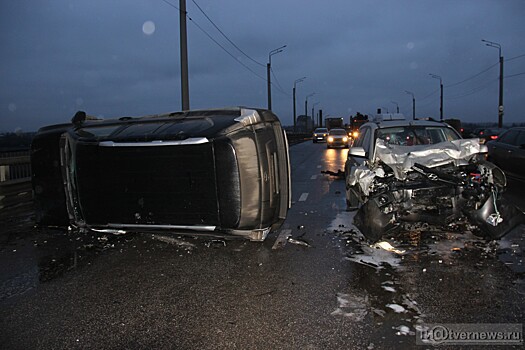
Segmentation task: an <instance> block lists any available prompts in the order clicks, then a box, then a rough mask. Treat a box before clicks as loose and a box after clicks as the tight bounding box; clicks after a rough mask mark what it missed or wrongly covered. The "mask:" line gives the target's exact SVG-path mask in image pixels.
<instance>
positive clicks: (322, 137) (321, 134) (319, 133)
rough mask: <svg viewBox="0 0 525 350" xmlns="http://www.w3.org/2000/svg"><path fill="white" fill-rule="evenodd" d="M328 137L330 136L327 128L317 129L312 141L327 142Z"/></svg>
mask: <svg viewBox="0 0 525 350" xmlns="http://www.w3.org/2000/svg"><path fill="white" fill-rule="evenodd" d="M327 136H328V129H327V128H317V129H315V130H314V134H313V135H312V140H313V142H314V143H317V142H326V137H327Z"/></svg>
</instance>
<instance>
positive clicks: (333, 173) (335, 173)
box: [321, 169, 345, 179]
mask: <svg viewBox="0 0 525 350" xmlns="http://www.w3.org/2000/svg"><path fill="white" fill-rule="evenodd" d="M321 174H326V175H330V176H335V177H340V178H342V179H344V177H345V172H344V171H343V170H341V169H338V170H337V172H333V171H330V170H321Z"/></svg>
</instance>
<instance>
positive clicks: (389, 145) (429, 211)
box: [345, 120, 524, 241]
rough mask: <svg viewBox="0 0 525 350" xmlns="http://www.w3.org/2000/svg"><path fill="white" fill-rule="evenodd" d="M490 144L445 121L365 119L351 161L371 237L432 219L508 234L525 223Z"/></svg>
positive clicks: (350, 186)
mask: <svg viewBox="0 0 525 350" xmlns="http://www.w3.org/2000/svg"><path fill="white" fill-rule="evenodd" d="M481 153H486V146H485V145H480V143H479V141H478V140H477V139H462V138H461V136H460V135H459V134H458V132H457V131H456V130H454V129H453V128H452V127H450V126H449V125H447V124H445V123H440V122H434V121H422V120H413V121H412V120H411V121H406V120H376V121H375V122H370V123H367V124H365V125H363V126H362V127H361V128H360V135H359V137H358V138H357V140H356V141H355V142H354V144H353V147H351V148H350V150H349V153H348V159H347V162H346V165H345V179H346V180H345V181H346V200H347V204H348V206H349V208H351V209H357V212H356V215H355V217H354V224H355V225H356V227H357V228H358V229H359V230H360V231H361V232H362V233H363V235H364V236H365V237H367V238H368V239H369V240H370V241H377V240H379V239H380V238H381V237H382V236H383V235H385V234H387V233H391V232H393V231H396V230H399V229H402V228H405V229H420V228H425V227H428V226H429V225H432V226H435V227H439V228H443V229H453V228H465V229H467V228H468V229H469V230H472V231H473V232H474V233H476V234H479V235H482V236H485V237H487V238H490V239H494V238H500V237H502V236H503V235H505V234H506V233H508V232H509V231H510V230H511V229H512V228H514V227H515V226H517V225H518V224H519V223H521V222H523V221H524V215H523V213H521V212H519V211H518V210H517V209H516V208H514V207H513V206H512V205H510V204H509V203H506V202H505V201H504V200H503V199H502V198H501V193H502V192H503V190H504V189H505V186H506V177H505V174H504V173H503V172H502V171H501V170H500V169H499V168H498V167H497V166H496V165H494V164H492V163H490V162H487V161H485V160H484V159H483V156H482V155H481Z"/></svg>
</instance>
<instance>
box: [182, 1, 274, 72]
mask: <svg viewBox="0 0 525 350" xmlns="http://www.w3.org/2000/svg"><path fill="white" fill-rule="evenodd" d="M192 2H193V3H194V4H195V6H197V8H198V9H199V11H200V12H202V14H203V15H204V17H206V19H207V20H208V21H210V23H211V24H212V25H213V26H214V27H215V29H217V31H218V32H219V33H221V35H222V36H223V37H224V38H225V39H226V40H228V42H229V43H230V44H232V46H233V47H235V48H236V49H237V50H238V51H239V52H240V53H242V54H243V55H244V56H245V57H246V58H248V59H249V60H250V61H252V62H254V63H256V64H258V65H259V66H261V67H266V65H264V64H263V63H260V62H258V61H256V60H255V59H253V58H251V57H250V56H249V55H248V54H247V53H245V52H244V51H243V50H241V48H239V46H237V45H235V43H234V42H233V41H231V40H230V38H228V36H227V35H226V34H224V32H223V31H222V30H221V29H220V28H219V27H218V26H217V25H216V24H215V22H213V21H212V20H211V18H210V17H209V16H208V15H207V14H206V12H204V10H203V9H202V8H201V7H200V6H199V4H197V2H196V1H195V0H192Z"/></svg>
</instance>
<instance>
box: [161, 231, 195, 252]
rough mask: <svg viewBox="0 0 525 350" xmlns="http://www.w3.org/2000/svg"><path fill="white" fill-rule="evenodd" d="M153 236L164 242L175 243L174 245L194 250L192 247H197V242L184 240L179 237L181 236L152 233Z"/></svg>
mask: <svg viewBox="0 0 525 350" xmlns="http://www.w3.org/2000/svg"><path fill="white" fill-rule="evenodd" d="M151 238H153V239H156V240H158V241H161V242H164V243H168V244H174V245H176V246H178V247H181V248H184V249H186V250H192V249H195V248H196V245H195V244H193V243H190V242H186V241H184V240H182V239H179V238H174V237H169V236H164V235H160V234H152V235H151Z"/></svg>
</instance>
